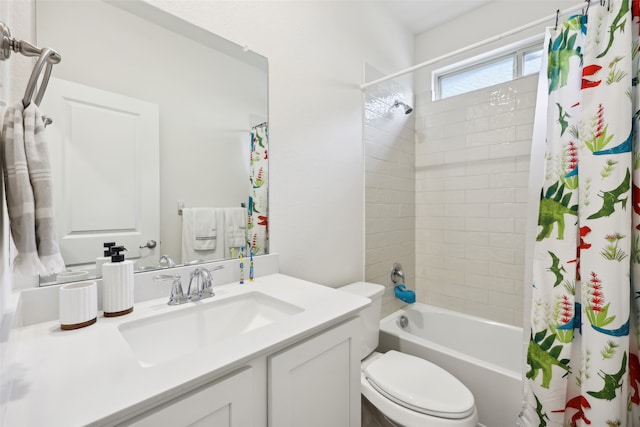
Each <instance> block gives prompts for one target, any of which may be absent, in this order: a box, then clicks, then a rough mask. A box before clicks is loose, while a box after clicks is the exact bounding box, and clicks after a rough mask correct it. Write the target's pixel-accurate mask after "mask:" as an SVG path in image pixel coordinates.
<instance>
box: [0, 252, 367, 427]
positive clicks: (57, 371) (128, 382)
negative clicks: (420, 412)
mask: <svg viewBox="0 0 640 427" xmlns="http://www.w3.org/2000/svg"><path fill="white" fill-rule="evenodd" d="M229 262H230V261H229ZM138 281H140V282H141V283H143V282H144V276H143V275H136V285H138ZM141 286H144V285H141ZM156 286H157V285H156ZM214 290H215V294H216V295H215V296H214V297H212V298H208V299H206V300H202V301H198V302H189V303H186V304H182V305H179V306H169V305H167V298H168V294H166V295H165V296H163V297H161V298H155V299H150V300H146V301H141V302H139V301H136V304H135V308H134V311H133V313H131V314H129V315H126V316H121V317H116V318H105V317H103V316H102V315H101V314H99V316H98V321H97V323H96V324H94V325H92V326H89V327H86V328H82V329H77V330H72V331H63V330H61V329H60V324H59V321H58V320H57V319H50V320H47V321H42V322H39V323H33V324H20V323H18V325H17V326H16V327H14V328H13V329H12V330H11V333H10V335H9V340H8V342H5V343H3V344H2V346H4V349H3V351H2V354H3V355H5V356H6V357H7V359H6V363H4V364H3V370H4V372H2V388H3V393H6V392H5V391H4V390H8V393H7V395H6V397H5V400H6V402H5V405H6V406H5V408H4V415H5V418H4V420H5V424H3V425H5V426H6V427H14V426H20V427H28V426H33V427H36V426H37V427H41V426H49V427H54V426H61V427H62V426H64V427H72V426H85V425H89V426H120V425H132V426H172V427H175V426H187V425H196V426H200V425H203V426H204V425H206V426H215V427H217V426H221V427H222V426H236V427H247V426H255V427H263V426H264V427H266V426H274V427H275V426H277V427H287V426H291V427H300V426H305V427H312V426H318V427H321V426H322V427H324V426H336V427H338V426H353V427H355V426H360V386H359V378H360V373H359V371H360V361H359V345H360V344H359V337H358V327H357V326H358V325H357V321H358V320H357V318H356V317H355V316H356V314H357V312H358V311H359V310H360V309H362V308H363V307H365V306H366V305H368V304H369V300H368V299H366V298H362V297H358V296H355V295H345V294H344V293H342V292H340V291H337V290H335V289H332V288H329V287H326V286H321V285H318V284H314V283H310V282H307V281H304V280H300V279H296V278H293V277H290V276H287V275H283V274H279V273H275V274H268V275H266V276H262V277H258V278H256V279H255V280H254V281H253V282H251V283H245V284H243V285H240V284H238V283H237V282H236V281H234V282H232V283H227V284H224V285H219V286H215V287H214ZM38 291H43V292H49V293H51V292H53V290H51V289H45V290H41V289H36V290H29V292H38ZM23 292H24V291H23ZM53 299H54V298H49V300H53ZM18 306H19V307H20V304H18ZM18 310H19V309H18ZM45 311H46V310H45ZM20 317H21V316H19V315H18V316H16V319H17V320H16V321H20ZM23 323H29V321H26V322H24V319H23ZM7 387H8V388H7Z"/></svg>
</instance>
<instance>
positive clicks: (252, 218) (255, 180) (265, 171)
mask: <svg viewBox="0 0 640 427" xmlns="http://www.w3.org/2000/svg"><path fill="white" fill-rule="evenodd" d="M268 160H269V127H268V125H267V123H263V124H261V125H258V126H255V127H253V128H252V129H251V153H250V158H249V166H250V175H249V186H250V188H249V209H248V219H247V238H248V239H249V245H248V246H249V248H250V250H251V253H252V254H253V255H262V254H266V253H268V251H269V213H268V212H267V210H268V206H269V203H268V202H269V183H268V177H269V161H268ZM248 255H250V254H245V256H248Z"/></svg>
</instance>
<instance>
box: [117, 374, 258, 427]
mask: <svg viewBox="0 0 640 427" xmlns="http://www.w3.org/2000/svg"><path fill="white" fill-rule="evenodd" d="M252 389H253V369H252V368H251V367H245V368H243V369H240V370H239V371H236V372H234V373H233V374H231V375H228V376H226V377H224V378H222V379H220V380H217V381H214V382H213V383H212V384H207V385H205V386H203V387H200V388H198V389H196V390H194V391H191V392H188V393H186V394H185V395H184V396H181V397H179V398H177V399H175V400H173V401H171V402H169V403H168V404H165V405H163V406H162V407H161V408H160V409H155V410H151V411H149V412H147V413H145V414H142V415H140V416H139V417H136V418H135V419H133V420H130V421H127V422H125V423H123V424H120V425H121V426H133V427H159V426H171V427H187V426H190V427H247V426H251V425H253V424H252V423H253V410H254V405H253V394H252Z"/></svg>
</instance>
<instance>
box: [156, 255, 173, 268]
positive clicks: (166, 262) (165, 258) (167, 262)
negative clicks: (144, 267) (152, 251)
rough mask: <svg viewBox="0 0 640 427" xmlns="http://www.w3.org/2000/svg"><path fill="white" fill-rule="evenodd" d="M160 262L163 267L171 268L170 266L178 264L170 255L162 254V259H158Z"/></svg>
mask: <svg viewBox="0 0 640 427" xmlns="http://www.w3.org/2000/svg"><path fill="white" fill-rule="evenodd" d="M158 264H159V265H160V267H162V268H169V267H175V266H176V263H175V261H174V260H173V258H171V257H170V256H169V255H162V256H161V257H160V261H158Z"/></svg>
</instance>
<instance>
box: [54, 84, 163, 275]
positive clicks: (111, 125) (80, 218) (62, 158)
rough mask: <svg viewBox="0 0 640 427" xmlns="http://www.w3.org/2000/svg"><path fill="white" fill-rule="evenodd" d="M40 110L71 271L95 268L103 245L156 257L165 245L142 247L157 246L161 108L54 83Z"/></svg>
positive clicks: (60, 232)
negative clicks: (47, 121)
mask: <svg viewBox="0 0 640 427" xmlns="http://www.w3.org/2000/svg"><path fill="white" fill-rule="evenodd" d="M42 110H43V114H46V115H48V116H50V117H51V118H52V119H53V124H51V125H50V126H48V127H47V137H48V140H49V144H50V145H51V147H50V154H51V163H52V168H53V179H54V200H55V209H56V226H57V234H58V241H59V243H60V249H61V252H62V256H63V258H64V260H65V263H66V264H67V266H74V265H80V264H91V263H93V262H95V258H96V257H98V256H102V243H103V242H105V241H115V242H116V243H117V244H118V245H122V246H124V247H126V248H127V252H126V253H125V255H126V257H127V258H128V259H134V260H135V259H137V258H140V257H141V256H145V257H148V256H153V257H155V258H158V257H159V255H158V254H160V253H161V250H160V245H158V246H156V247H155V249H147V248H145V249H140V246H143V245H145V244H146V242H147V241H149V240H155V241H157V242H158V243H159V240H160V212H159V209H160V200H159V197H160V188H159V185H160V180H159V133H158V132H159V131H158V128H159V109H158V106H157V105H156V104H152V103H149V102H146V101H142V100H138V99H134V98H131V97H128V96H122V95H118V94H115V93H111V92H107V91H103V90H100V89H96V88H92V87H89V86H85V85H80V84H77V83H73V82H69V81H65V80H61V79H55V78H52V79H51V80H50V82H49V87H48V89H47V96H46V97H45V99H44V100H43V103H42Z"/></svg>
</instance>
